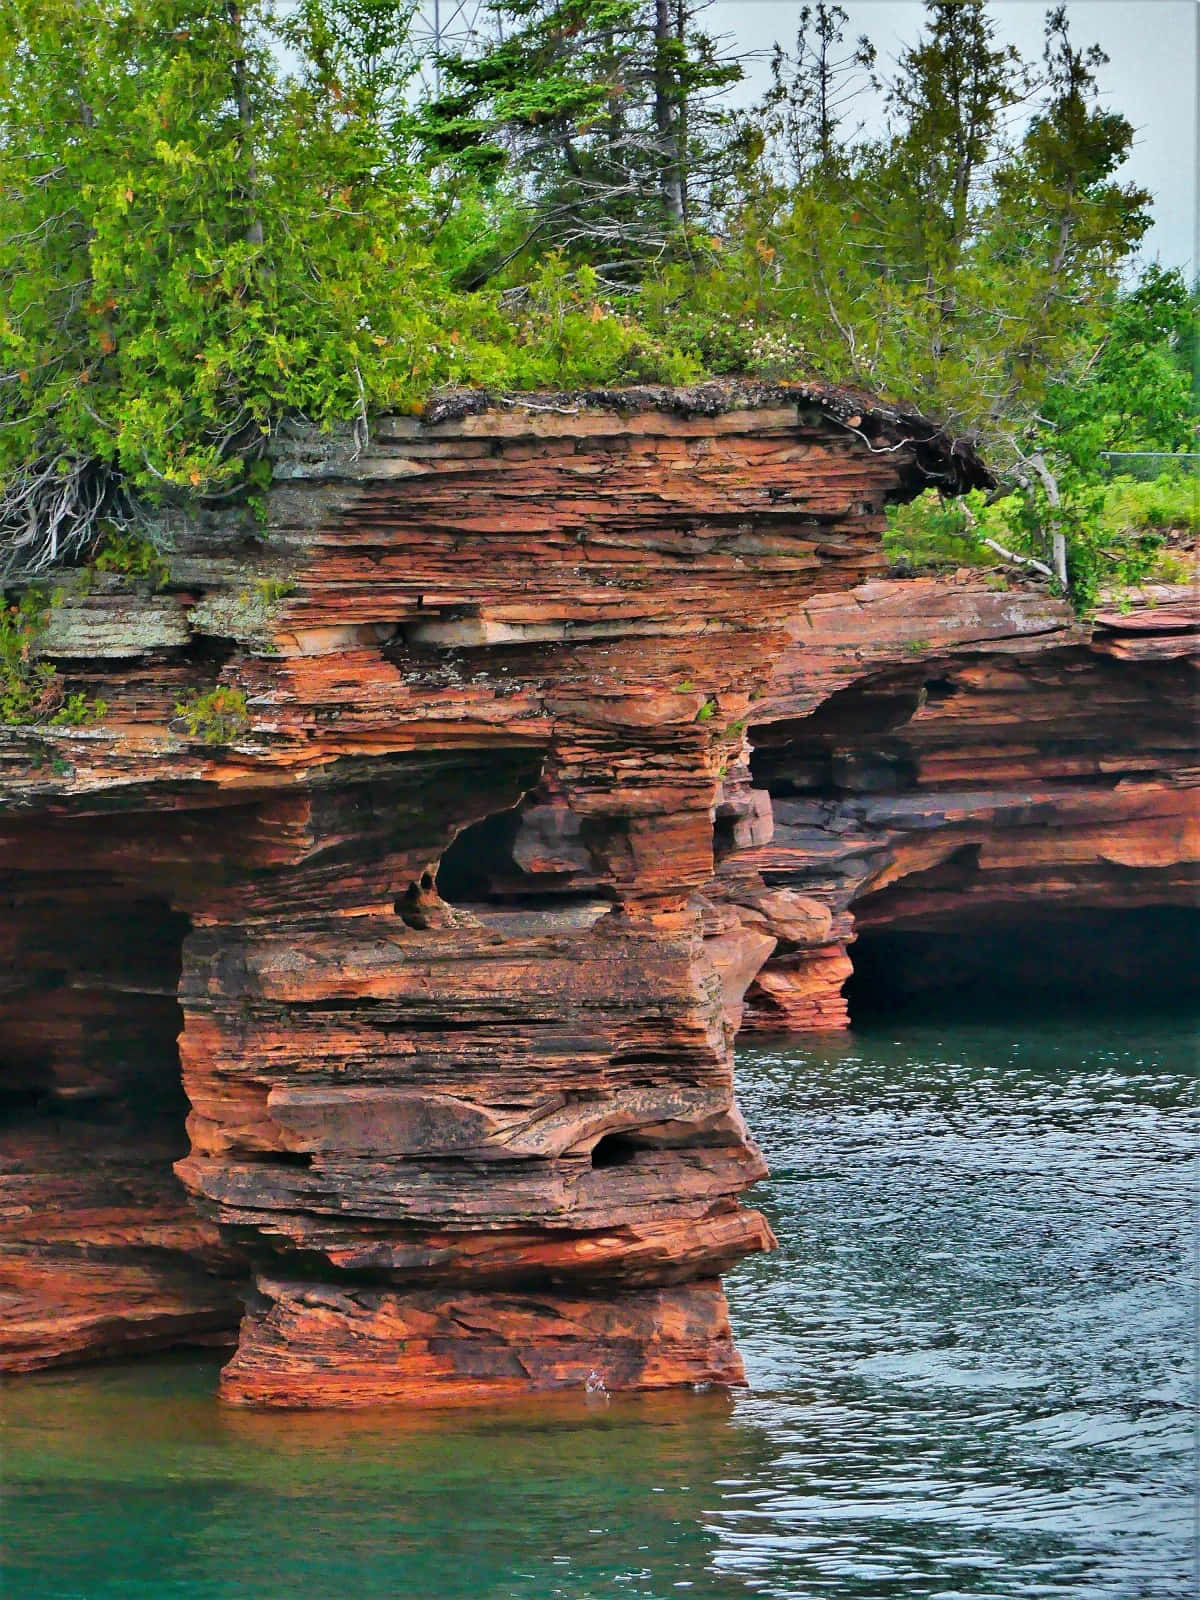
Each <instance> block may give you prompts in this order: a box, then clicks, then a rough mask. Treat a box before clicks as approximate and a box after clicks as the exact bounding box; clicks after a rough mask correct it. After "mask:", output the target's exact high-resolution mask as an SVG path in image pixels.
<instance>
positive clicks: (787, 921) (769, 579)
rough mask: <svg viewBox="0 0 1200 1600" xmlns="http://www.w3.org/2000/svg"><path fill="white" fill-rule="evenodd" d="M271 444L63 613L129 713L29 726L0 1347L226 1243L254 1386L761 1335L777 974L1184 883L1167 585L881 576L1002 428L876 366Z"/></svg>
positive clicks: (663, 1379)
mask: <svg viewBox="0 0 1200 1600" xmlns="http://www.w3.org/2000/svg"><path fill="white" fill-rule="evenodd" d="M280 451H281V459H280V477H279V483H278V486H277V488H276V489H275V490H274V491H273V493H272V497H271V502H270V509H269V518H268V523H267V526H266V527H265V528H264V529H263V530H262V532H261V535H259V536H257V537H255V538H253V539H248V538H245V537H241V536H235V535H233V534H232V533H231V531H230V530H229V529H228V528H221V527H217V526H214V527H202V526H196V527H191V528H188V529H185V530H182V531H181V532H180V534H179V536H178V539H177V549H176V552H175V555H174V557H173V560H172V570H173V578H172V582H171V583H170V584H169V585H168V587H167V588H166V590H165V591H164V592H162V593H159V594H155V595H153V596H151V595H149V594H148V593H145V592H143V593H137V592H134V591H131V590H130V589H129V588H128V587H126V586H124V585H122V584H121V583H120V582H118V581H116V580H108V581H106V582H105V583H102V584H101V583H98V584H94V585H93V586H92V587H91V588H90V589H83V588H78V589H75V590H72V591H71V592H70V593H68V595H67V596H66V598H65V600H64V602H63V604H61V605H60V606H59V607H58V608H57V609H56V611H55V613H54V619H53V623H52V632H51V634H50V636H49V638H48V641H47V647H48V649H49V651H50V652H51V654H52V656H53V657H54V659H56V661H57V662H58V664H59V665H60V669H61V670H62V671H63V673H64V675H65V676H66V677H67V678H68V679H69V681H70V687H71V688H72V689H76V688H78V689H81V690H84V691H86V692H88V693H90V694H100V695H102V696H103V698H104V699H105V701H106V702H107V703H108V706H109V710H108V712H107V715H106V717H105V719H104V721H103V723H102V724H101V725H100V726H98V727H97V728H95V729H89V730H85V731H79V732H76V733H66V732H56V733H51V732H50V731H48V730H46V729H37V730H5V731H4V732H3V735H2V737H0V782H2V785H3V790H2V799H0V875H2V876H0V895H2V897H3V902H4V906H5V918H4V932H3V935H2V937H3V938H4V940H5V942H6V945H7V946H8V949H9V955H10V959H9V960H8V961H7V962H6V963H5V972H6V974H7V976H5V977H4V978H3V980H0V1072H2V1073H3V1080H2V1086H3V1094H4V1096H5V1100H6V1104H7V1106H8V1109H9V1116H8V1120H7V1123H6V1126H5V1130H4V1132H3V1134H2V1135H0V1194H2V1195H3V1197H4V1202H3V1203H4V1209H3V1211H0V1295H2V1296H3V1307H4V1317H3V1323H2V1326H3V1331H0V1366H7V1367H9V1368H22V1367H31V1366H36V1365H41V1364H46V1363H48V1362H51V1361H54V1360H59V1359H77V1358H80V1357H85V1356H89V1355H97V1354H103V1353H106V1352H108V1351H111V1350H121V1349H131V1348H136V1347H139V1346H143V1345H152V1344H162V1343H169V1342H179V1341H181V1340H185V1339H189V1338H190V1339H202V1340H207V1339H211V1338H213V1337H217V1336H220V1334H221V1332H222V1330H224V1331H226V1332H227V1333H231V1332H232V1329H233V1326H234V1321H235V1316H234V1311H233V1305H234V1291H235V1289H236V1288H239V1287H240V1288H242V1289H243V1290H246V1291H247V1293H248V1300H247V1310H246V1314H245V1317H244V1320H243V1322H242V1324H241V1333H240V1339H239V1343H238V1349H237V1353H236V1355H235V1356H234V1358H233V1360H232V1361H231V1362H230V1364H229V1366H228V1367H227V1368H226V1372H225V1376H224V1380H223V1387H224V1392H225V1394H226V1396H227V1397H228V1398H229V1399H231V1400H234V1401H238V1402H243V1403H251V1404H274V1405H325V1404H332V1405H341V1404H363V1403H370V1402H374V1401H381V1400H387V1401H397V1402H402V1403H424V1402H430V1401H432V1402H440V1401H461V1400H475V1399H486V1398H488V1397H498V1396H503V1395H506V1394H509V1393H513V1392H517V1391H521V1390H527V1389H530V1388H533V1389H537V1388H550V1387H560V1386H583V1385H585V1384H587V1383H588V1382H591V1383H592V1384H593V1385H596V1384H600V1383H602V1384H603V1385H604V1386H605V1387H606V1388H608V1389H614V1390H615V1389H619V1388H631V1387H659V1386H669V1385H675V1384H685V1383H708V1382H718V1383H736V1382H738V1381H740V1378H741V1366H740V1363H739V1360H738V1357H737V1354H736V1352H735V1350H734V1348H733V1345H732V1341H731V1338H730V1333H729V1325H728V1319H727V1315H726V1309H725V1302H724V1298H723V1295H722V1292H721V1289H720V1286H719V1282H718V1279H719V1275H720V1273H721V1272H722V1271H723V1270H724V1269H725V1268H726V1267H727V1266H728V1265H729V1264H730V1263H732V1262H733V1261H735V1260H737V1259H738V1258H740V1257H741V1256H743V1255H745V1254H746V1253H748V1252H750V1251H754V1250H759V1249H763V1248H767V1247H769V1246H770V1244H771V1242H772V1241H771V1236H770V1231H769V1229H768V1228H767V1226H766V1223H765V1222H764V1220H763V1219H762V1217H761V1216H760V1215H759V1214H758V1213H757V1212H755V1211H753V1210H748V1209H746V1208H745V1207H744V1206H743V1205H742V1204H741V1203H740V1201H739V1195H740V1194H741V1192H742V1191H743V1190H744V1189H745V1188H746V1187H747V1186H749V1185H750V1184H752V1183H753V1182H754V1181H755V1180H756V1179H757V1178H759V1177H760V1176H762V1174H763V1170H764V1168H763V1162H762V1158H761V1156H760V1154H759V1152H758V1150H757V1149H756V1147H755V1146H754V1144H753V1142H752V1140H751V1138H750V1136H749V1134H748V1133H747V1130H746V1128H745V1126H744V1124H743V1122H742V1119H741V1116H740V1114H739V1112H738V1110H737V1107H736V1103H735V1099H734V1091H733V1077H732V1044H733V1038H734V1033H735V1030H736V1028H737V1026H738V1025H739V1023H740V1021H741V1017H742V1009H743V1001H744V999H745V997H746V993H747V990H749V1003H748V1010H747V1020H748V1021H749V1022H751V1023H753V1024H754V1025H758V1026H765V1025H769V1026H778V1025H781V1024H783V1025H787V1026H792V1027H795V1026H830V1025H842V1024H844V1023H845V1020H846V1011H845V1003H844V999H843V997H842V994H841V989H842V985H843V983H844V980H845V978H846V977H847V974H848V971H849V966H850V961H851V959H852V956H851V955H849V954H848V953H847V952H848V951H850V950H852V945H851V939H852V937H853V935H854V933H855V932H856V931H860V932H861V931H862V930H866V929H872V930H878V929H887V928H891V929H892V930H893V931H895V930H912V931H915V932H922V933H926V934H933V933H936V932H937V931H938V930H939V929H943V928H945V927H953V925H954V919H955V918H956V917H957V916H959V915H960V914H961V913H962V912H963V911H964V908H966V909H967V910H969V912H970V915H971V916H976V915H977V914H979V915H982V914H983V913H984V912H987V913H988V914H990V912H991V910H993V909H997V908H1007V910H1008V911H1011V910H1012V908H1013V907H1014V906H1018V907H1019V906H1022V905H1028V904H1034V903H1036V905H1037V906H1039V907H1041V906H1044V905H1045V903H1046V899H1047V897H1048V896H1049V897H1052V898H1054V900H1055V903H1056V904H1058V905H1061V906H1062V907H1064V908H1076V909H1078V908H1084V909H1086V908H1088V907H1096V906H1103V907H1107V908H1110V909H1113V910H1121V909H1125V908H1130V907H1135V906H1136V907H1159V906H1174V907H1180V908H1182V907H1184V906H1185V905H1186V904H1187V903H1188V902H1187V895H1188V892H1189V891H1188V889H1187V887H1186V886H1187V884H1188V882H1189V871H1190V868H1191V866H1192V864H1193V863H1194V861H1195V858H1196V855H1197V851H1196V848H1195V841H1194V839H1193V838H1192V837H1191V836H1190V834H1189V828H1190V826H1191V820H1190V817H1189V815H1188V814H1187V811H1186V804H1185V802H1186V799H1187V792H1186V786H1187V784H1188V782H1189V781H1190V773H1189V762H1190V761H1191V760H1192V759H1193V758H1192V757H1191V756H1190V755H1189V753H1188V744H1189V740H1190V721H1189V718H1188V711H1187V708H1188V706H1189V705H1190V701H1189V700H1187V698H1186V696H1185V695H1184V694H1183V692H1182V683H1183V674H1184V673H1185V671H1186V667H1185V665H1184V662H1183V658H1184V656H1185V654H1186V652H1187V649H1188V645H1189V642H1190V638H1191V634H1190V629H1191V626H1192V621H1191V618H1190V617H1189V616H1188V615H1186V614H1183V613H1180V612H1178V611H1177V610H1174V609H1172V607H1171V606H1169V605H1166V604H1162V605H1160V606H1159V607H1158V608H1157V610H1156V609H1155V608H1153V607H1151V606H1149V605H1146V606H1140V607H1135V608H1134V610H1133V611H1131V612H1129V613H1128V614H1126V615H1123V616H1117V617H1114V618H1109V619H1105V620H1104V623H1103V626H1101V627H1100V628H1098V629H1097V630H1096V633H1095V635H1094V636H1089V635H1088V634H1086V633H1084V632H1083V631H1082V630H1080V629H1079V628H1078V627H1077V626H1076V624H1075V623H1074V622H1073V620H1072V619H1071V617H1070V616H1069V614H1068V613H1067V612H1066V610H1065V609H1064V608H1063V607H1062V606H1061V605H1059V604H1057V603H1056V602H1053V601H1051V600H1048V599H1047V598H1045V596H1043V595H1041V594H1040V593H1038V592H1037V591H1022V592H1017V591H1010V590H1007V589H1005V588H1004V587H1003V586H1002V585H998V584H997V580H995V579H994V578H989V577H987V576H983V577H975V578H969V577H965V576H960V577H959V578H957V579H954V580H948V581H935V580H932V579H920V580H913V581H908V582H897V581H888V580H886V579H882V578H880V577H879V576H878V573H879V572H880V571H881V569H882V567H883V565H884V562H883V557H882V555H881V552H880V547H879V536H880V533H881V531H882V526H883V507H884V504H885V502H886V501H887V500H888V499H890V498H898V497H904V496H907V495H909V494H912V493H915V492H916V491H917V489H918V488H919V487H920V486H921V485H922V484H923V483H924V482H926V481H929V480H930V479H934V480H937V481H941V482H942V483H943V485H944V486H945V487H947V488H949V489H954V488H964V487H968V486H970V485H971V484H972V483H978V482H983V481H986V474H985V472H984V469H983V468H982V467H981V466H980V464H979V463H978V462H977V461H976V460H975V458H974V457H973V456H972V455H971V453H970V452H969V451H967V450H965V449H963V448H961V447H960V446H959V445H957V444H956V443H954V442H953V441H950V440H947V439H945V438H943V437H942V436H941V435H940V434H939V433H938V430H937V429H936V428H935V427H934V426H933V425H932V424H928V423H925V422H923V421H922V420H921V419H919V418H908V417H904V416H902V415H899V414H897V413H895V412H891V411H888V410H887V408H883V407H878V406H875V405H874V403H873V402H871V401H869V399H868V398H867V397H863V396H858V395H853V394H850V393H846V392H839V391H832V390H814V389H803V390H786V389H779V388H774V389H771V390H769V391H768V390H762V389H748V388H742V389H738V388H732V387H730V386H712V387H708V386H706V388H705V390H704V391H688V392H687V393H685V394H675V393H670V392H659V391H648V392H647V391H626V392H622V393H620V394H613V393H608V394H605V395H600V396H541V397H534V398H533V399H529V400H526V401H524V402H521V403H517V402H515V401H513V400H511V398H510V399H509V400H507V401H504V400H503V399H501V400H499V401H497V402H495V403H493V404H491V405H483V404H482V403H481V402H479V401H477V400H470V401H468V402H463V403H460V404H457V405H454V406H449V407H446V408H443V409H442V410H440V411H439V412H437V413H436V414H434V415H433V417H432V419H431V420H425V421H416V420H409V419H385V421H384V422H383V423H382V424H381V425H380V427H379V429H378V431H377V433H376V434H375V435H374V436H373V437H372V438H371V439H370V440H369V441H363V440H355V438H354V437H353V436H352V435H350V434H347V435H346V436H345V437H344V438H338V437H334V438H330V437H328V436H316V435H311V434H305V433H303V432H299V431H295V432H293V433H292V434H290V435H289V436H288V437H287V438H286V439H284V440H281V441H280ZM1150 598H1154V597H1150ZM218 684H220V685H228V686H231V687H234V688H236V689H238V690H240V691H241V692H243V693H244V694H245V695H246V700H247V710H248V714H249V728H248V730H247V731H246V733H245V734H244V736H242V737H240V738H239V739H238V740H237V741H236V742H235V743H234V744H233V745H231V746H228V747H220V748H218V747H210V746H208V745H206V744H205V743H204V742H203V741H202V740H201V739H199V738H193V739H189V738H188V737H187V732H186V725H185V724H184V723H182V722H181V719H180V718H179V715H178V713H177V710H176V707H177V705H178V704H179V702H180V701H181V699H183V698H184V697H185V696H186V695H188V694H189V693H193V694H194V693H196V692H203V691H205V690H207V689H211V688H212V687H214V686H216V685H218ZM864 939H865V934H864ZM180 1024H182V1032H181V1034H180V1037H179V1044H178V1049H176V1047H175V1043H174V1040H175V1034H176V1032H177V1031H178V1030H179V1027H180ZM181 1078H182V1091H183V1092H184V1093H185V1094H186V1100H187V1105H188V1107H189V1108H190V1109H189V1110H188V1114H187V1147H186V1148H185V1147H184V1145H183V1144H182V1143H181V1142H180V1141H181V1140H182V1135H183V1127H182V1121H183V1114H184V1109H185V1108H184V1105H183V1102H182V1099H181V1094H180V1081H181ZM85 1148H87V1149H88V1150H90V1151H91V1152H93V1153H94V1154H93V1155H92V1156H91V1157H90V1158H89V1159H83V1158H82V1156H81V1151H82V1150H83V1149H85ZM172 1161H174V1162H175V1172H176V1173H177V1174H178V1177H177V1178H176V1177H175V1176H173V1175H172V1173H171V1171H170V1164H171V1162H172ZM68 1174H69V1177H68ZM185 1191H186V1193H185ZM250 1279H253V1285H252V1287H250V1288H249V1289H248V1290H247V1283H248V1281H249V1280H250Z"/></svg>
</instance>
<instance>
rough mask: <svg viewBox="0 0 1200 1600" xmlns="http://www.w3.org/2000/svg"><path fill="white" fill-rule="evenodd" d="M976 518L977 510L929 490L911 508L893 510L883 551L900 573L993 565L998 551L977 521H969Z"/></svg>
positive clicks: (906, 506)
mask: <svg viewBox="0 0 1200 1600" xmlns="http://www.w3.org/2000/svg"><path fill="white" fill-rule="evenodd" d="M976 499H977V500H978V501H981V500H982V496H976ZM977 515H978V513H977V511H976V509H975V508H974V507H972V508H968V507H967V506H966V505H964V504H963V503H962V502H961V501H957V500H943V499H942V498H941V496H940V495H938V494H937V493H936V492H935V491H934V490H927V491H926V493H925V494H923V495H919V496H918V497H917V499H915V500H912V501H910V502H909V503H908V505H904V506H892V507H890V509H889V513H888V526H887V532H886V533H885V534H884V536H883V548H884V551H885V552H886V553H887V555H888V556H889V557H890V558H891V561H892V565H893V567H894V568H895V569H896V570H898V571H901V572H914V571H926V570H928V571H940V570H945V569H953V568H955V567H977V566H979V567H990V566H993V565H994V564H995V561H996V555H995V552H994V551H991V550H989V549H988V547H987V546H986V545H985V544H984V543H983V539H982V530H981V529H980V528H979V523H978V520H969V519H972V518H976V519H977Z"/></svg>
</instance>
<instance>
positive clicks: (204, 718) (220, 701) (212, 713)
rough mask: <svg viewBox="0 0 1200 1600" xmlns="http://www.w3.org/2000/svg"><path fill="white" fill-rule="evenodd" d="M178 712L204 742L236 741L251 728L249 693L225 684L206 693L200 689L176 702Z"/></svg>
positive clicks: (189, 730)
mask: <svg viewBox="0 0 1200 1600" xmlns="http://www.w3.org/2000/svg"><path fill="white" fill-rule="evenodd" d="M175 712H176V715H177V716H178V717H179V718H180V719H181V720H182V722H183V725H184V727H185V729H186V730H187V733H188V735H189V737H191V738H193V739H199V740H200V741H201V742H202V743H204V744H213V745H217V744H232V743H233V741H234V740H235V739H238V738H240V737H241V735H242V734H244V733H245V732H246V731H247V730H248V729H249V727H250V713H249V711H248V709H247V707H246V696H245V695H244V694H243V692H242V691H241V690H240V689H231V688H229V687H228V686H227V685H225V684H218V685H217V686H216V688H215V689H209V690H208V691H207V692H204V693H202V692H201V691H200V690H199V689H197V690H196V691H195V692H194V693H193V694H190V695H188V696H187V697H186V699H183V700H178V701H176V703H175Z"/></svg>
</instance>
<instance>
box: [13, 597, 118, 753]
mask: <svg viewBox="0 0 1200 1600" xmlns="http://www.w3.org/2000/svg"><path fill="white" fill-rule="evenodd" d="M57 601H58V596H57V595H51V596H49V597H47V596H46V594H45V593H44V592H43V591H42V590H40V589H28V590H26V592H25V593H24V594H22V595H20V596H19V597H18V598H17V599H16V600H13V601H11V602H9V603H8V604H7V605H6V606H4V607H3V609H0V724H4V723H7V724H10V725H17V726H22V727H29V726H32V725H35V724H38V723H46V724H48V725H49V726H51V727H55V728H84V727H89V726H90V725H91V724H92V723H94V722H98V721H99V720H100V718H101V717H103V715H104V713H105V712H106V711H107V710H108V707H107V705H106V704H105V702H104V701H103V700H89V699H88V697H87V696H86V695H85V694H82V693H73V694H67V695H64V693H63V687H62V682H61V679H60V678H59V675H58V672H57V670H56V669H55V668H54V667H53V666H52V665H51V664H50V663H49V662H48V661H44V660H42V658H41V642H42V636H43V634H44V633H45V631H46V624H47V623H48V621H49V620H50V607H51V606H53V605H55V604H56V603H57Z"/></svg>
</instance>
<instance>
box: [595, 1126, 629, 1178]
mask: <svg viewBox="0 0 1200 1600" xmlns="http://www.w3.org/2000/svg"><path fill="white" fill-rule="evenodd" d="M637 1153H638V1146H637V1145H636V1144H635V1143H634V1141H633V1140H632V1139H630V1138H629V1137H628V1136H627V1135H626V1134H623V1133H606V1134H605V1135H604V1137H603V1138H602V1139H599V1140H597V1142H596V1143H595V1144H594V1145H593V1146H592V1166H593V1167H594V1168H596V1169H597V1170H598V1169H600V1168H601V1167H627V1166H629V1164H630V1163H631V1162H632V1161H634V1160H636V1159H637Z"/></svg>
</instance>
